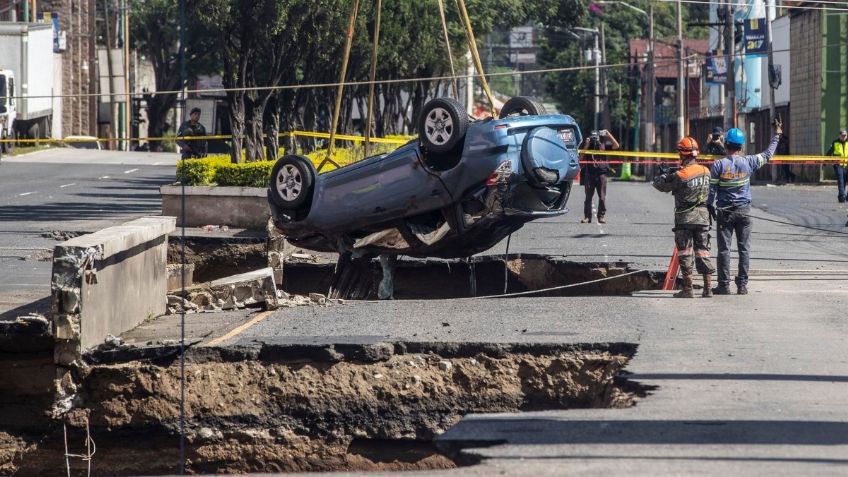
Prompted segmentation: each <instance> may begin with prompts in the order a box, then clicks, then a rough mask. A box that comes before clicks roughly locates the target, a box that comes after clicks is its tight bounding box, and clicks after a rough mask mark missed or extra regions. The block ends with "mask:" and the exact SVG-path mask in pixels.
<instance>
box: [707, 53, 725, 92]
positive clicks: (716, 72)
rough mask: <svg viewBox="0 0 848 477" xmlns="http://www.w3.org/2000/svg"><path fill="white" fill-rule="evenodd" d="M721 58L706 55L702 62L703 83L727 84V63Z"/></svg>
mask: <svg viewBox="0 0 848 477" xmlns="http://www.w3.org/2000/svg"><path fill="white" fill-rule="evenodd" d="M725 60H726V58H725V57H723V56H712V55H709V54H708V55H707V58H706V61H705V62H704V83H706V84H714V85H717V84H725V83H726V82H727V62H726V61H725Z"/></svg>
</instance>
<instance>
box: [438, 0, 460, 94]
mask: <svg viewBox="0 0 848 477" xmlns="http://www.w3.org/2000/svg"><path fill="white" fill-rule="evenodd" d="M438 3H439V17H441V19H442V31H443V32H444V34H445V47H446V49H447V50H448V63H450V72H451V88H452V90H453V97H454V99H456V100H457V101H459V88H458V87H457V85H456V71H455V70H454V67H453V52H452V51H451V45H450V38H449V37H448V22H447V20H445V2H444V1H443V0H438Z"/></svg>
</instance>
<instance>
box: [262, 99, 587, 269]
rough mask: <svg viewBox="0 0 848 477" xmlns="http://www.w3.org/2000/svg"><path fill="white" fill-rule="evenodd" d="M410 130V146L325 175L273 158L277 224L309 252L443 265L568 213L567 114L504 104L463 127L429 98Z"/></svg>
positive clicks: (571, 136)
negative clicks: (496, 114)
mask: <svg viewBox="0 0 848 477" xmlns="http://www.w3.org/2000/svg"><path fill="white" fill-rule="evenodd" d="M418 125H419V131H420V134H419V137H418V138H417V139H416V140H413V141H410V142H409V143H407V144H405V145H403V146H401V147H399V148H398V149H396V150H394V151H392V152H390V153H388V154H381V155H378V156H373V157H369V158H366V159H364V160H362V161H359V162H357V163H354V164H351V165H349V166H346V167H342V168H340V169H336V170H334V171H331V172H328V173H326V174H321V175H318V174H317V172H316V170H315V168H314V167H313V165H312V163H311V162H310V161H309V160H308V159H306V158H304V157H302V156H297V155H287V156H284V157H282V158H280V159H279V160H278V161H277V162H276V164H275V165H274V168H273V171H272V175H271V183H270V186H269V188H268V200H269V203H270V206H271V211H272V215H273V218H274V224H275V225H276V227H277V228H279V229H280V231H281V232H282V233H283V234H284V235H286V237H287V239H288V240H289V241H290V242H291V243H292V244H294V245H297V246H299V247H303V248H306V249H310V250H315V251H334V252H340V253H345V252H348V253H357V254H365V255H377V254H395V255H399V254H403V255H409V256H418V257H423V256H430V257H443V258H454V257H467V256H470V255H473V254H475V253H479V252H482V251H484V250H487V249H489V248H491V247H492V246H494V245H495V244H497V243H498V242H500V241H501V240H502V239H503V238H505V237H506V236H507V235H509V234H511V233H512V232H514V231H516V230H518V229H519V228H521V227H522V225H523V224H524V223H526V222H528V221H531V220H535V219H539V218H544V217H551V216H557V215H561V214H564V213H565V212H567V209H566V207H565V206H566V202H567V201H568V196H569V193H570V192H571V185H572V180H573V179H574V177H575V176H576V175H577V171H578V163H577V161H578V155H577V147H578V145H579V144H580V142H581V140H582V137H581V133H580V128H579V127H578V126H577V124H576V123H575V121H574V119H572V118H571V117H570V116H567V115H562V114H545V111H544V108H543V107H542V105H540V104H539V103H537V102H536V101H534V100H533V99H531V98H527V97H515V98H512V99H510V100H509V101H507V103H506V104H505V105H504V107H503V109H502V110H501V114H500V119H491V118H489V119H485V120H479V121H471V120H470V119H469V117H468V115H467V114H466V113H465V111H464V109H463V108H462V106H461V105H460V104H459V103H457V102H456V101H454V100H452V99H446V98H437V99H433V100H431V101H429V102H428V103H427V104H426V105H425V106H424V108H423V110H422V114H421V117H420V118H419V124H418Z"/></svg>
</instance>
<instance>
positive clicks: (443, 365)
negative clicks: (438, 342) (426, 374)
mask: <svg viewBox="0 0 848 477" xmlns="http://www.w3.org/2000/svg"><path fill="white" fill-rule="evenodd" d="M452 367H453V364H452V363H451V362H450V361H447V360H442V361H439V369H440V370H442V371H450V370H451V368H452Z"/></svg>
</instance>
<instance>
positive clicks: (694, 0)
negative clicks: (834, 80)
mask: <svg viewBox="0 0 848 477" xmlns="http://www.w3.org/2000/svg"><path fill="white" fill-rule="evenodd" d="M659 1H660V2H662V3H676V2H678V1H680V2H681V3H691V4H694V5H717V6H731V7H746V8H748V7H751V4H749V3H739V2H731V3H726V2H723V3H720V4H717V3H714V2H711V1H710V0H659ZM819 3H823V2H819ZM840 3H841V4H842V5H845V2H838V3H837V2H835V4H840ZM777 8H785V9H791V10H821V11H826V12H845V13H848V8H833V7H819V6H806V7H794V6H788V5H784V6H781V7H777Z"/></svg>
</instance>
